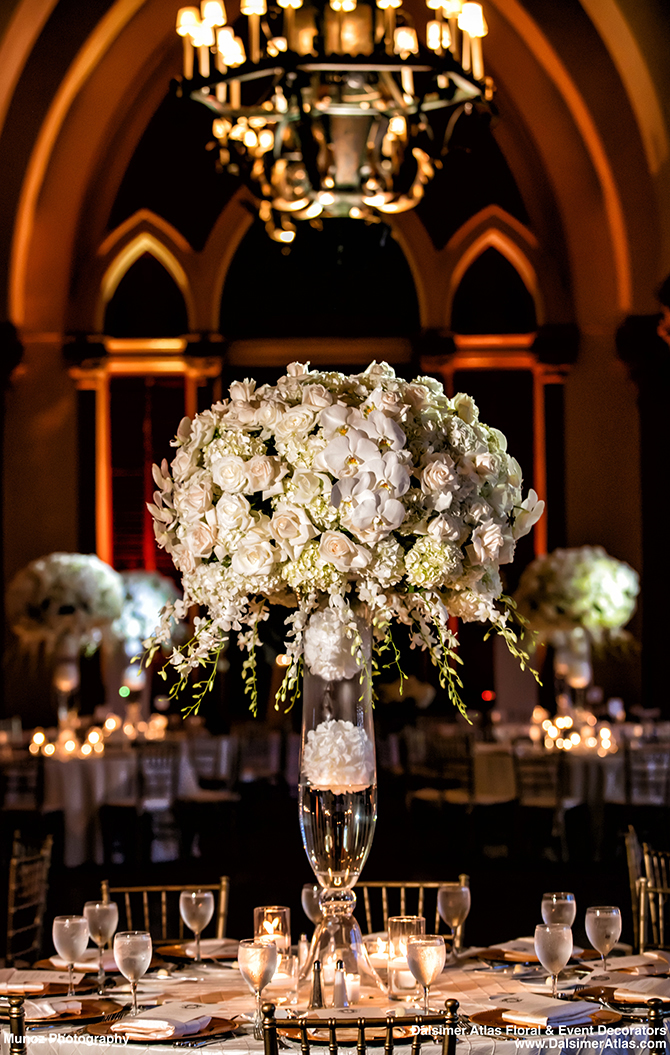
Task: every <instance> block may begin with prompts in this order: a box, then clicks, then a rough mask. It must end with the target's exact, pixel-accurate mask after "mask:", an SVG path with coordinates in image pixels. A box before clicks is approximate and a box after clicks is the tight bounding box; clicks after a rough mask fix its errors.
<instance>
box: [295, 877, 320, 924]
mask: <svg viewBox="0 0 670 1055" xmlns="http://www.w3.org/2000/svg"><path fill="white" fill-rule="evenodd" d="M320 890H321V887H320V886H319V884H318V883H305V885H304V886H303V888H302V894H301V897H300V901H301V904H302V908H303V912H304V913H305V915H306V916H307V919H308V920H309V921H310V923H313V924H314V926H315V927H316V925H317V923H320V922H321V919H322V912H321V905H320V904H319V891H320Z"/></svg>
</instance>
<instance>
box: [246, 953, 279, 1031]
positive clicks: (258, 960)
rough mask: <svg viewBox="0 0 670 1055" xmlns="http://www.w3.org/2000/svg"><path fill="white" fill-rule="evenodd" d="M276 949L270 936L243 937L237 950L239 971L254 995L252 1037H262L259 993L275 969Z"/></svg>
mask: <svg viewBox="0 0 670 1055" xmlns="http://www.w3.org/2000/svg"><path fill="white" fill-rule="evenodd" d="M278 955H279V954H278V951H277V946H276V944H275V942H274V941H273V940H272V938H244V939H243V940H242V941H241V942H240V944H239V948H238V950H237V962H238V964H239V968H240V973H241V975H242V977H243V978H244V980H245V982H246V983H247V985H248V986H249V988H250V989H251V990H252V992H253V993H254V995H255V997H256V1014H255V1015H254V1038H255V1039H256V1040H262V1039H263V1020H262V1017H261V993H262V992H263V990H264V989H265V986H266V985H267V984H268V982H270V981H272V977H273V975H274V973H275V971H276V970H277V959H278Z"/></svg>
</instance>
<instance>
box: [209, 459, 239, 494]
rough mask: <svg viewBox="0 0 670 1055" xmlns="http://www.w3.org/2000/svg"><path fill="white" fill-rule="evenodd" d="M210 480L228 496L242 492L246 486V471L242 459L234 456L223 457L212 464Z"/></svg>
mask: <svg viewBox="0 0 670 1055" xmlns="http://www.w3.org/2000/svg"><path fill="white" fill-rule="evenodd" d="M212 478H213V480H214V483H215V484H216V485H217V487H220V488H221V490H222V491H228V493H229V494H235V493H236V492H237V491H244V490H245V489H246V486H247V471H246V465H245V462H244V459H243V458H238V456H237V455H236V454H228V455H224V456H223V457H222V458H217V459H216V461H214V462H213V463H212Z"/></svg>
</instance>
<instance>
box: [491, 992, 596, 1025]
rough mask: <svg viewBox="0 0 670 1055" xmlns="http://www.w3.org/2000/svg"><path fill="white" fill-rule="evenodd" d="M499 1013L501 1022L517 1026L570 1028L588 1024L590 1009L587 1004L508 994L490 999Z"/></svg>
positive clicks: (591, 1008) (527, 994)
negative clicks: (501, 1018)
mask: <svg viewBox="0 0 670 1055" xmlns="http://www.w3.org/2000/svg"><path fill="white" fill-rule="evenodd" d="M491 999H492V1000H493V1001H494V1003H495V1005H496V1007H498V1008H500V1010H501V1011H502V1013H503V1015H502V1017H503V1019H504V1021H505V1022H514V1023H515V1024H516V1025H519V1026H537V1027H539V1028H543V1027H546V1026H557V1025H571V1026H577V1025H581V1024H582V1023H587V1022H591V1016H592V1014H593V1012H594V1006H593V1004H592V1003H589V1002H588V1001H587V1000H570V1001H568V1000H554V999H553V998H552V997H546V996H534V995H533V994H531V993H509V994H507V995H506V996H495V997H492V998H491Z"/></svg>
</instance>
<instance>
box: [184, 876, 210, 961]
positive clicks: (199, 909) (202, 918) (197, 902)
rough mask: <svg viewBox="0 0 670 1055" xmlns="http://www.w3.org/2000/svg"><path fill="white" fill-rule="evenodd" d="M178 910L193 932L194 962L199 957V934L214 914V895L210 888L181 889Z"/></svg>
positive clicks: (199, 959)
mask: <svg viewBox="0 0 670 1055" xmlns="http://www.w3.org/2000/svg"><path fill="white" fill-rule="evenodd" d="M179 912H180V913H181V918H182V919H183V921H184V923H185V924H186V926H187V927H188V928H189V929H190V930H192V931H193V933H194V934H195V962H196V963H202V960H201V958H200V935H201V934H202V932H203V930H204V929H205V927H206V926H207V924H208V923H209V921H210V920H211V918H212V916H213V915H214V895H213V894H212V892H211V890H182V892H181V894H180V895H179Z"/></svg>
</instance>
